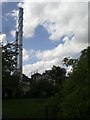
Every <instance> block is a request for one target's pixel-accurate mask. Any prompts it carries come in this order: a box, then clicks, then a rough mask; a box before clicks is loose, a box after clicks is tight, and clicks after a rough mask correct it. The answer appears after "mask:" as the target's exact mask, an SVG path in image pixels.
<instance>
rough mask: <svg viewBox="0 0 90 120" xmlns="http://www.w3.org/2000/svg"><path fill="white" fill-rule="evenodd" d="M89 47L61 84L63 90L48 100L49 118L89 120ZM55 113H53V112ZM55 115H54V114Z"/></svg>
mask: <svg viewBox="0 0 90 120" xmlns="http://www.w3.org/2000/svg"><path fill="white" fill-rule="evenodd" d="M89 53H90V47H88V48H87V49H85V50H83V51H82V52H81V56H80V58H79V59H78V63H77V66H76V67H75V70H74V71H73V74H71V75H70V77H69V79H68V80H66V81H65V82H64V84H63V88H62V89H61V91H60V92H59V94H57V95H56V96H55V97H52V98H51V100H49V104H48V107H49V111H52V112H51V113H50V114H49V117H51V116H54V117H55V118H56V119H60V118H63V119H68V118H69V119H77V118H79V119H84V120H85V119H89V118H90V115H89V108H90V106H89V101H90V98H89V96H88V95H89V94H88V84H89V82H88V80H89V77H90V74H89V72H90V69H89V66H88V63H89V62H90V57H89ZM55 109H56V112H53V111H55ZM54 113H55V114H54Z"/></svg>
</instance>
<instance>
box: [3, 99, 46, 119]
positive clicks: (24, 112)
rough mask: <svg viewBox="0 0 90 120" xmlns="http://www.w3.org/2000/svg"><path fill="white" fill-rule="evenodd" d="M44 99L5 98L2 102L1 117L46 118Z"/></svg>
mask: <svg viewBox="0 0 90 120" xmlns="http://www.w3.org/2000/svg"><path fill="white" fill-rule="evenodd" d="M46 101H47V100H46V99H6V100H3V102H2V115H3V118H8V119H9V118H39V119H42V120H43V119H47V117H48V108H47V105H46V103H47V102H46Z"/></svg>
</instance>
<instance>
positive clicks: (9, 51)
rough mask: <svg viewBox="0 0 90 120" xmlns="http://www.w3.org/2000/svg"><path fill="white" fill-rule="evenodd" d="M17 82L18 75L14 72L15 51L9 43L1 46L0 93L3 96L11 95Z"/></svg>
mask: <svg viewBox="0 0 90 120" xmlns="http://www.w3.org/2000/svg"><path fill="white" fill-rule="evenodd" d="M18 84H19V76H18V74H17V72H16V52H15V50H14V48H13V46H12V45H11V44H7V45H6V46H4V47H3V48H2V92H3V93H2V94H3V98H4V97H12V96H13V95H14V93H15V92H16V90H17V88H18Z"/></svg>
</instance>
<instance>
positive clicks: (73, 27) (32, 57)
mask: <svg viewBox="0 0 90 120" xmlns="http://www.w3.org/2000/svg"><path fill="white" fill-rule="evenodd" d="M87 5H88V4H87V3H72V4H67V3H48V2H47V3H27V2H24V4H23V6H22V7H23V9H24V23H23V24H24V30H23V31H24V37H23V51H24V54H23V73H24V74H26V75H27V76H29V77H30V72H33V71H36V70H38V71H39V72H40V73H42V72H44V71H45V70H46V69H50V68H51V67H52V66H53V65H59V66H62V62H61V61H62V59H63V58H64V57H66V56H70V57H73V58H77V57H78V56H79V55H80V51H81V50H82V49H84V48H85V47H86V46H87V27H88V26H87V18H88V17H87V13H88V9H87ZM13 10H14V12H15V13H16V12H17V10H18V3H17V2H12V3H11V2H6V3H3V4H2V33H3V34H4V35H6V36H7V39H8V41H9V42H11V41H15V36H13V34H10V33H11V32H12V31H13V30H14V31H15V30H16V16H15V14H14V15H13V13H12V11H13ZM68 13H69V14H68ZM82 19H83V21H82Z"/></svg>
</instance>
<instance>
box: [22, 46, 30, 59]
mask: <svg viewBox="0 0 90 120" xmlns="http://www.w3.org/2000/svg"><path fill="white" fill-rule="evenodd" d="M28 60H29V53H28V50H26V49H25V48H23V61H28Z"/></svg>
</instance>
